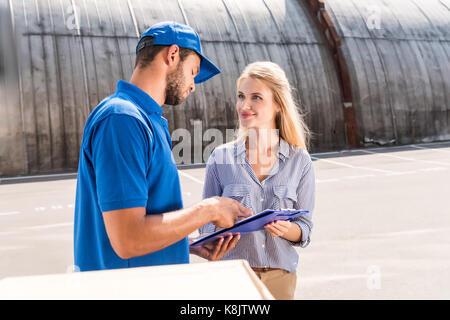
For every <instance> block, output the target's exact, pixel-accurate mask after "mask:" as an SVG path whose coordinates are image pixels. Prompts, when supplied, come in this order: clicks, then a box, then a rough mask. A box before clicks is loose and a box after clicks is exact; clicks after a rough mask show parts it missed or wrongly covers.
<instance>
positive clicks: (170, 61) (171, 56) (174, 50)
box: [165, 44, 180, 67]
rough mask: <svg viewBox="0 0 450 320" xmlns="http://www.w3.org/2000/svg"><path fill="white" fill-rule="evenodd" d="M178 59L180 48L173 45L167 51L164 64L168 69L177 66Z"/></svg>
mask: <svg viewBox="0 0 450 320" xmlns="http://www.w3.org/2000/svg"><path fill="white" fill-rule="evenodd" d="M179 59H180V48H179V47H178V46H177V45H176V44H173V45H171V46H170V47H169V48H168V49H167V55H166V59H165V60H166V63H167V65H168V66H169V67H171V66H173V65H177V64H178V60H179Z"/></svg>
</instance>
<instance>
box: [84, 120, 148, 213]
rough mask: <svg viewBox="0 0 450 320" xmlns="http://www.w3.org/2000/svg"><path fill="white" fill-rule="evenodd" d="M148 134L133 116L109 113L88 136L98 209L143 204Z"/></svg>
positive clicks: (144, 203)
mask: <svg viewBox="0 0 450 320" xmlns="http://www.w3.org/2000/svg"><path fill="white" fill-rule="evenodd" d="M149 138H151V137H149V134H148V133H147V132H146V130H145V129H144V127H143V125H142V124H141V123H140V121H139V120H138V119H137V118H134V117H132V116H129V115H123V114H120V115H117V114H114V115H110V116H108V117H107V118H106V119H103V120H102V121H101V122H100V123H99V124H98V127H97V128H96V130H95V133H94V136H93V138H92V144H91V146H92V160H93V167H94V170H95V177H96V188H97V198H98V204H99V206H100V209H101V211H102V212H105V211H111V210H119V209H126V208H135V207H146V205H147V199H148V189H147V182H146V176H147V171H148V164H149V159H148V154H149V152H148V150H149V148H150V145H149V144H150V143H151V141H150V140H149Z"/></svg>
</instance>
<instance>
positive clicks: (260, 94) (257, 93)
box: [238, 91, 262, 96]
mask: <svg viewBox="0 0 450 320" xmlns="http://www.w3.org/2000/svg"><path fill="white" fill-rule="evenodd" d="M238 93H239V94H243V95H245V93H243V92H242V91H238ZM252 94H256V95H259V96H262V93H260V92H252V93H249V95H252Z"/></svg>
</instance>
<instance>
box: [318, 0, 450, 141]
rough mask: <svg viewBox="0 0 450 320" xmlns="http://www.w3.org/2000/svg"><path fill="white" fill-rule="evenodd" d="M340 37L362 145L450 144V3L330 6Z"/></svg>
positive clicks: (349, 1)
mask: <svg viewBox="0 0 450 320" xmlns="http://www.w3.org/2000/svg"><path fill="white" fill-rule="evenodd" d="M325 3H326V6H327V8H328V9H327V10H328V12H329V13H330V15H331V17H332V19H333V21H334V23H335V26H336V27H337V30H338V32H339V34H340V36H341V38H342V42H343V50H344V54H345V56H346V59H347V64H348V66H349V69H350V72H351V78H352V87H353V92H354V95H355V96H354V99H355V101H354V105H355V110H356V116H357V122H358V126H359V129H360V130H359V131H360V138H361V139H363V138H366V139H374V140H377V141H384V142H386V141H390V140H395V141H396V142H397V143H399V144H406V143H414V142H426V141H433V140H449V139H450V1H449V0H392V1H382V0H364V1H358V0H346V1H342V0H325Z"/></svg>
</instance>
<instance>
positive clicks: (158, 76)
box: [130, 67, 166, 106]
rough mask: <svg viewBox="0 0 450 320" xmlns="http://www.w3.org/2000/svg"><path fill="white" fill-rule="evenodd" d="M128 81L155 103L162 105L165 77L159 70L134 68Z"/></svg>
mask: <svg viewBox="0 0 450 320" xmlns="http://www.w3.org/2000/svg"><path fill="white" fill-rule="evenodd" d="M130 83H131V84H133V85H135V86H136V87H138V88H139V89H141V90H142V91H144V92H145V93H147V94H148V95H149V96H150V97H152V99H153V100H155V101H156V103H157V104H159V105H160V106H162V105H163V104H164V101H165V100H166V89H165V88H166V78H165V76H163V75H162V73H161V72H158V71H157V70H152V68H151V67H147V68H145V69H139V68H136V69H134V72H133V75H132V76H131V80H130Z"/></svg>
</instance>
